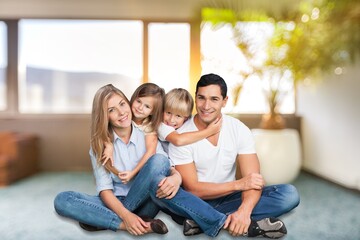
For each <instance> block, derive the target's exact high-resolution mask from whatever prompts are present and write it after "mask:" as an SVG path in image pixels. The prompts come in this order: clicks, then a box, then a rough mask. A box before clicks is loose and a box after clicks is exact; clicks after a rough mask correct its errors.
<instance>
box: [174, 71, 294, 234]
mask: <svg viewBox="0 0 360 240" xmlns="http://www.w3.org/2000/svg"><path fill="white" fill-rule="evenodd" d="M195 94H196V95H195V106H196V111H197V114H196V115H195V116H194V117H192V118H191V119H189V120H188V121H187V122H186V123H185V124H184V125H183V126H182V127H181V128H180V129H178V132H179V133H183V132H191V131H197V130H202V129H205V128H206V126H208V125H209V124H210V123H212V122H213V121H216V120H217V119H219V118H221V117H222V119H223V120H222V128H221V131H220V132H219V133H217V134H215V135H212V136H211V137H208V138H207V139H204V140H201V141H198V142H196V143H193V144H189V145H186V146H182V147H175V146H174V145H172V144H170V146H169V156H170V159H171V160H172V161H173V163H174V164H175V166H176V169H177V170H178V172H179V173H180V174H181V176H182V178H183V183H182V185H183V187H184V188H185V190H187V191H189V192H191V193H193V194H194V195H196V196H198V197H200V198H202V199H203V200H205V201H206V202H207V203H209V205H211V206H213V207H214V208H215V209H216V210H217V211H219V212H221V213H224V214H226V215H227V219H226V221H225V224H224V228H226V229H228V231H229V232H230V234H232V235H233V236H239V235H247V234H248V231H250V232H254V231H255V230H256V229H258V230H259V231H258V232H257V234H259V235H262V236H264V237H270V238H278V237H282V236H283V235H285V234H286V228H285V225H284V224H283V222H282V221H280V220H278V219H276V218H275V217H278V216H280V215H282V214H284V213H286V212H289V211H290V210H292V209H293V208H295V207H296V206H297V205H298V204H299V195H298V193H297V190H296V189H295V187H294V186H292V185H289V184H282V185H274V186H266V187H265V186H264V185H265V182H264V180H263V178H262V176H261V175H260V164H259V160H258V158H257V155H256V152H255V143H254V140H253V137H252V134H251V132H250V130H249V128H247V127H246V126H245V125H244V124H243V123H242V122H240V121H239V120H237V119H235V118H232V117H230V116H226V115H222V113H221V110H222V108H223V107H225V105H226V103H227V100H228V97H227V86H226V83H225V81H224V80H223V79H222V78H221V77H220V76H218V75H215V74H207V75H204V76H202V77H201V78H200V80H199V81H198V83H197V86H196V93H195ZM236 164H238V166H239V169H240V174H241V178H240V179H238V180H236V179H235V170H236ZM252 220H253V221H252ZM254 221H257V222H256V223H255V224H254ZM189 228H193V231H188V232H191V234H196V233H200V232H201V230H200V229H199V228H197V226H196V224H195V223H194V222H192V221H189V220H186V221H185V223H184V229H187V230H188V229H189ZM267 230H268V231H267Z"/></svg>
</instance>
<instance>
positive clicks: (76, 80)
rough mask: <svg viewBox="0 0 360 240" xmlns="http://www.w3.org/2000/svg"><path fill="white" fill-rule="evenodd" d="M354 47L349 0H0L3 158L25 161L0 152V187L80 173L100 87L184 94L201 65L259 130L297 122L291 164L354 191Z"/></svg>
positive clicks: (358, 147)
mask: <svg viewBox="0 0 360 240" xmlns="http://www.w3.org/2000/svg"><path fill="white" fill-rule="evenodd" d="M359 56H360V2H359V1H356V0H341V1H340V0H306V1H305V0H304V1H301V0H277V1H267V0H198V1H194V0H181V1H174V0H153V1H148V0H106V1H100V0H72V1H70V0H63V1H57V0H0V134H5V135H4V136H5V138H0V139H1V141H0V156H2V155H4V152H5V154H9V156H11V157H12V158H11V159H16V158H26V157H27V158H30V159H32V160H26V159H25V160H24V159H22V160H21V161H28V163H26V164H25V163H24V162H21V163H19V164H18V165H17V166H15V165H14V164H13V162H15V161H16V160H9V158H8V160H3V159H5V158H4V157H3V158H1V157H0V170H1V172H0V179H3V184H2V185H9V184H11V183H12V182H13V181H15V180H17V179H19V178H23V177H25V176H28V175H31V174H33V173H35V172H41V173H54V174H56V173H59V172H90V171H91V165H90V161H89V157H88V151H89V139H90V138H89V133H90V112H91V105H92V99H93V96H94V94H95V92H96V90H97V89H98V88H99V87H101V86H103V85H105V84H108V83H112V84H113V85H114V86H116V87H118V88H120V89H121V90H123V91H124V92H125V94H126V95H127V96H128V97H129V98H130V96H131V94H132V92H133V91H134V89H135V88H136V87H137V86H138V85H139V84H141V83H144V82H154V83H156V84H158V85H159V86H161V87H163V88H164V89H165V91H169V90H170V89H172V88H175V87H182V88H186V89H188V90H189V91H190V93H191V94H194V92H195V85H196V82H197V81H198V79H199V78H200V76H201V75H203V74H206V73H211V72H212V73H216V74H219V75H220V76H222V77H223V78H224V79H225V81H226V82H227V84H228V87H229V90H228V95H229V102H228V104H227V106H226V108H225V109H224V113H226V114H231V115H233V116H235V117H237V118H239V119H240V120H241V121H243V122H244V123H245V124H246V125H248V126H249V127H250V128H251V129H253V130H258V129H260V130H261V131H260V135H266V134H267V133H271V134H272V133H274V132H266V131H279V132H276V133H275V134H276V135H279V134H278V133H280V132H282V133H283V132H284V130H288V129H291V130H293V131H295V137H296V140H295V143H294V144H295V145H296V146H297V147H298V148H299V149H296V151H298V152H297V153H296V156H295V157H296V158H297V159H299V160H298V161H299V163H294V164H295V165H299V166H298V168H299V171H305V172H307V173H311V174H312V175H315V176H317V177H320V178H322V179H325V180H326V181H329V182H331V183H335V184H337V185H340V186H341V187H343V188H344V189H351V190H355V192H358V191H359V190H360V171H359V169H360V157H359V156H360V127H359V122H360V108H359V107H358V104H359V103H360V94H359V91H360V79H359V78H360V68H359V66H360V65H359ZM273 116H275V117H274V119H277V118H276V117H280V118H281V120H279V121H278V122H276V121H275V123H272V124H271V123H270V124H266V123H264V120H265V119H266V118H267V117H270V118H271V119H273ZM15 133H16V134H15ZM14 136H15V137H14ZM9 138H10V139H13V140H10V143H8V142H7V141H8V140H6V139H9ZM4 139H5V140H4ZM24 139H25V140H24ZM26 139H28V140H26ZM262 139H264V137H262ZM14 141H17V142H21V141H24V142H27V141H28V142H29V143H26V144H28V145H26V144H25V145H26V146H31V147H28V148H26V146H25V147H24V146H20V145H21V144H20V143H18V145H16V144H15V146H14V145H11V144H12V143H11V142H14ZM269 141H270V143H271V142H272V144H276V143H275V142H273V141H272V140H271V139H270V140H269ZM276 141H277V140H276ZM281 142H282V141H280V142H278V143H279V144H280V143H281ZM285 142H287V140H286V139H285ZM31 144H34V145H31ZM268 145H269V143H268ZM280 146H282V145H281V144H280ZM12 148H14V149H12ZM15 148H16V149H17V150H16V149H15ZM270 148H271V144H270ZM283 148H286V147H285V146H284V147H283ZM9 149H10V150H9ZM11 149H12V150H11ZM29 149H30V150H29ZM31 149H33V150H34V149H36V151H35V150H34V151H31ZM291 149H292V148H291ZM8 151H10V153H8ZM16 151H17V152H16ZM22 151H23V152H22ZM268 151H269V150H268ZM280 151H282V150H281V148H280ZM265 155H266V154H265ZM290 156H291V155H290ZM285 158H286V156H285ZM1 161H3V162H1ZM6 161H7V162H6ZM289 161H291V160H289ZM274 164H275V163H273V165H274ZM22 165H25V166H26V167H25V168H26V169H28V170H29V169H31V171H28V172H27V173H24V174H22V175H21V174H19V173H20V172H22V171H23V172H26V169H20V168H21V166H22ZM264 165H265V164H264ZM279 167H280V168H284V172H285V173H284V174H286V171H287V167H286V165H282V163H280V166H279ZM17 168H19V169H20V170H17ZM9 169H10V170H9ZM295 172H296V173H295V175H294V176H293V177H292V178H291V180H294V178H295V177H297V174H298V173H299V172H298V171H295ZM17 175H19V176H17ZM291 180H289V182H291ZM270 182H271V180H270ZM0 197H1V196H0Z"/></svg>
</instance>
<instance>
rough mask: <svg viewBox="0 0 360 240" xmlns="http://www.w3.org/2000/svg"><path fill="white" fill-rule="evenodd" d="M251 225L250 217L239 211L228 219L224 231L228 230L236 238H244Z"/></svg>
mask: <svg viewBox="0 0 360 240" xmlns="http://www.w3.org/2000/svg"><path fill="white" fill-rule="evenodd" d="M250 223H251V218H250V215H249V214H245V213H243V212H240V211H239V210H238V211H236V212H234V213H232V214H230V215H229V216H228V217H227V219H226V221H225V224H224V229H226V230H228V231H229V233H230V234H231V235H232V236H234V237H236V236H243V235H246V234H247V232H248V229H249V226H250Z"/></svg>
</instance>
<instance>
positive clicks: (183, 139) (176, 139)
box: [165, 118, 222, 146]
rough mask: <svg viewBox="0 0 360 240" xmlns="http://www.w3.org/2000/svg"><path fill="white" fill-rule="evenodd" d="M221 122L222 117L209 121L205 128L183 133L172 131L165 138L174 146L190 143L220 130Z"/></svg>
mask: <svg viewBox="0 0 360 240" xmlns="http://www.w3.org/2000/svg"><path fill="white" fill-rule="evenodd" d="M221 124H222V118H221V119H219V120H218V121H214V122H212V123H210V124H209V126H207V128H205V129H203V130H199V131H193V132H184V133H178V132H177V131H173V132H171V133H170V134H169V135H167V136H166V138H165V140H166V141H168V142H170V143H172V144H173V145H175V146H183V145H187V144H191V143H194V142H197V141H200V140H202V139H204V138H207V137H210V136H211V135H214V134H216V133H218V132H220V129H221Z"/></svg>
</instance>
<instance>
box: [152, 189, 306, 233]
mask: <svg viewBox="0 0 360 240" xmlns="http://www.w3.org/2000/svg"><path fill="white" fill-rule="evenodd" d="M241 194H242V193H241V192H240V191H239V192H234V193H232V194H229V195H227V196H224V197H220V198H216V199H212V200H206V201H205V202H206V203H207V204H208V205H209V206H211V208H210V209H209V208H208V207H206V208H205V212H201V214H202V215H201V216H200V217H205V218H206V217H209V218H210V219H211V218H212V217H213V216H219V213H221V214H222V215H223V216H224V217H223V219H226V216H227V215H229V214H231V213H233V212H235V211H236V210H238V208H239V206H240V205H241V202H242V200H241ZM178 195H180V196H183V198H184V202H189V204H190V205H189V206H191V205H192V206H193V207H195V208H196V209H195V210H194V209H192V211H194V212H195V213H199V211H201V209H203V203H199V202H196V201H198V200H196V199H194V198H193V197H191V196H188V195H187V194H186V192H185V191H183V190H182V189H180V190H179V193H178V194H177V195H176V196H175V198H174V199H176V197H178ZM152 197H153V196H152ZM154 202H155V203H156V204H158V205H159V206H161V207H162V208H165V209H166V211H165V212H166V213H168V214H169V215H171V217H172V218H173V219H174V220H175V221H176V222H177V223H179V224H181V223H182V221H183V220H185V219H186V218H190V219H193V220H194V221H195V222H196V223H197V224H198V225H199V226H200V228H201V229H202V230H203V231H204V233H206V234H207V235H209V236H216V235H217V233H216V231H220V230H221V228H222V226H223V225H221V226H220V227H219V225H215V226H216V228H214V229H213V231H211V230H210V231H208V232H207V227H209V228H210V229H211V222H209V224H208V225H207V224H204V221H205V222H206V220H207V219H205V220H204V219H201V218H199V216H197V215H195V216H194V214H193V215H191V214H186V213H184V212H183V211H178V210H177V209H176V207H175V208H174V206H173V205H174V204H170V203H171V201H170V200H168V201H166V200H160V199H157V200H156V199H154ZM159 202H160V203H159ZM299 202H300V198H299V194H298V192H297V190H296V188H295V187H294V186H293V185H290V184H281V185H273V186H266V187H265V188H264V189H263V191H262V194H261V198H260V200H259V202H258V203H257V205H256V206H255V208H254V209H253V211H252V214H251V218H252V219H253V220H255V221H258V220H260V219H263V218H266V217H279V216H280V215H283V214H285V213H287V212H289V211H291V210H292V209H294V208H295V207H297V206H298V205H299ZM180 204H181V203H180ZM180 204H179V203H175V206H176V205H180ZM200 205H201V206H202V207H201V208H199V206H200ZM174 209H175V211H174ZM215 218H216V217H215ZM224 221H225V220H224ZM220 222H222V221H220ZM222 223H224V222H222Z"/></svg>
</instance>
